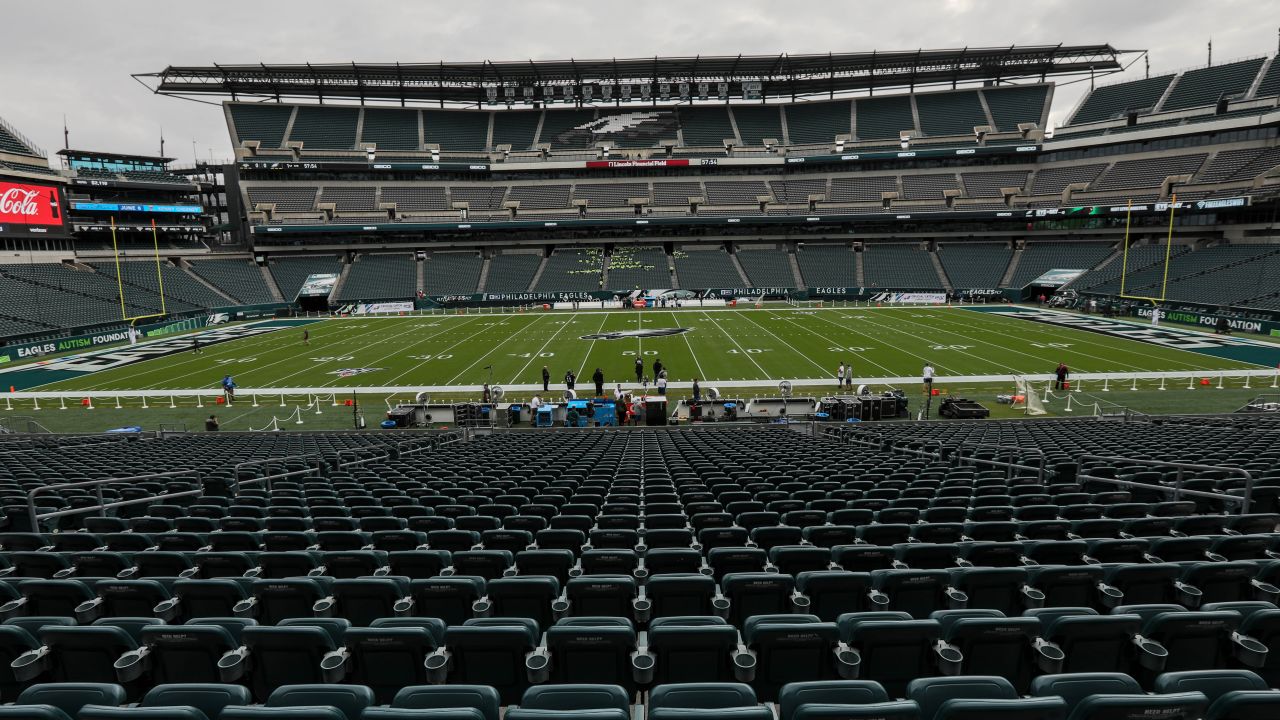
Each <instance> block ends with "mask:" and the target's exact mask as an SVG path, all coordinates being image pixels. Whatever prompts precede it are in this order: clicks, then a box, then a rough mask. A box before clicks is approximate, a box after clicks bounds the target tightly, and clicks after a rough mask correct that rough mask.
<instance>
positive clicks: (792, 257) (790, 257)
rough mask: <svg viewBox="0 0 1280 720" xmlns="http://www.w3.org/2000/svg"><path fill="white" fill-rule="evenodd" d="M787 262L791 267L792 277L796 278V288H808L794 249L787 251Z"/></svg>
mask: <svg viewBox="0 0 1280 720" xmlns="http://www.w3.org/2000/svg"><path fill="white" fill-rule="evenodd" d="M787 262H788V263H789V264H790V265H791V276H792V277H793V278H795V283H796V284H795V287H798V288H802V287H806V285H805V283H804V277H803V276H802V275H801V274H800V261H799V260H797V259H796V251H795V248H794V247H791V248H789V249H788V250H787Z"/></svg>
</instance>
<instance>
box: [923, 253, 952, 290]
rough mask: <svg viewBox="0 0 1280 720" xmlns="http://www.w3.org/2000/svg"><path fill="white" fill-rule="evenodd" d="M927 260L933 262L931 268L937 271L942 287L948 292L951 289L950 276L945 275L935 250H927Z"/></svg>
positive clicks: (945, 272)
mask: <svg viewBox="0 0 1280 720" xmlns="http://www.w3.org/2000/svg"><path fill="white" fill-rule="evenodd" d="M929 261H930V262H932V263H933V269H934V271H936V272H937V273H938V280H939V281H940V282H941V283H942V287H943V289H944V290H946V291H947V292H948V293H950V292H951V291H952V290H953V288H952V287H951V278H949V277H947V271H946V269H945V268H943V267H942V259H941V258H939V257H938V253H937V251H936V250H930V251H929Z"/></svg>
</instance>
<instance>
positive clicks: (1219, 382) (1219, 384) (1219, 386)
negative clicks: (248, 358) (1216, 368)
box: [1218, 375, 1226, 390]
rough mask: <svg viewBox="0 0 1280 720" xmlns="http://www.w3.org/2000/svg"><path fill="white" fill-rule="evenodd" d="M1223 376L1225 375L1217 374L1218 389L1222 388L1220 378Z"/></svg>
mask: <svg viewBox="0 0 1280 720" xmlns="http://www.w3.org/2000/svg"><path fill="white" fill-rule="evenodd" d="M1224 377H1226V376H1225V375H1219V376H1218V389H1219V390H1221V389H1222V379H1223V378H1224Z"/></svg>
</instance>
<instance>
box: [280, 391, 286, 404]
mask: <svg viewBox="0 0 1280 720" xmlns="http://www.w3.org/2000/svg"><path fill="white" fill-rule="evenodd" d="M280 407H286V406H285V404H284V393H280Z"/></svg>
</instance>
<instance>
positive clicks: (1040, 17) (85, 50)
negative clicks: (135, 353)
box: [0, 0, 1280, 162]
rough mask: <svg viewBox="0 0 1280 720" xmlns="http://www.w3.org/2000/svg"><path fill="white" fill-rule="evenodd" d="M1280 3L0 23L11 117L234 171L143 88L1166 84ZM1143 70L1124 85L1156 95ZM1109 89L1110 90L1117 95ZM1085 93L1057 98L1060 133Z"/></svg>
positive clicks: (17, 6)
mask: <svg viewBox="0 0 1280 720" xmlns="http://www.w3.org/2000/svg"><path fill="white" fill-rule="evenodd" d="M1277 7H1278V5H1277V2H1276V0H1163V2H1159V3H1156V2H1151V1H1150V0H1020V1H1017V2H1012V1H1006V0H895V1H894V2H883V1H880V0H876V1H872V2H869V1H866V0H858V1H855V0H845V1H844V2H840V1H836V0H827V1H823V0H785V1H783V2H778V1H777V0H678V1H674V2H672V1H668V0H646V1H639V2H638V1H637V0H577V1H570V0H471V1H470V2H438V1H427V0H423V1H421V2H407V1H401V2H393V1H391V0H256V1H254V2H249V1H246V0H221V1H220V2H213V3H198V4H197V3H189V2H182V1H180V0H179V1H175V0H129V1H127V2H126V1H124V0H117V1H116V2H101V0H95V1H93V2H89V1H87V0H61V1H60V2H25V3H18V2H5V3H4V6H3V9H2V10H0V43H3V46H4V53H3V57H4V59H3V61H2V62H0V117H4V118H5V119H7V120H8V121H9V122H10V123H11V124H12V125H14V126H15V127H17V128H18V130H20V131H21V132H23V133H25V134H26V135H27V136H28V137H29V138H31V139H32V140H33V141H34V142H36V143H37V144H39V145H41V146H43V147H44V149H45V150H47V151H49V152H50V153H52V152H56V151H57V150H58V149H59V148H61V147H62V118H63V115H65V116H66V118H67V125H68V126H69V127H70V129H71V145H72V147H75V148H79V149H93V150H101V151H111V152H124V153H149V154H155V153H156V152H158V151H159V137H160V128H161V126H163V128H164V136H165V139H166V147H165V149H166V152H167V154H168V155H170V156H171V157H176V158H178V160H179V161H180V162H190V161H191V159H192V141H193V140H194V141H195V147H196V151H197V152H198V153H199V155H200V157H202V158H207V157H209V156H210V154H211V153H212V155H213V157H215V158H218V159H225V158H230V157H231V143H230V140H229V139H228V136H227V130H226V124H225V122H224V121H223V119H222V113H221V112H220V110H219V109H218V108H216V107H213V106H209V105H202V104H199V103H194V102H189V101H184V100H178V99H173V98H166V97H160V96H156V95H152V94H151V93H149V92H148V91H147V89H145V88H144V87H142V86H141V85H139V84H137V82H136V81H134V80H133V78H131V77H130V75H131V74H132V73H139V72H152V71H157V70H161V69H163V68H164V67H165V66H166V65H207V64H210V63H214V62H217V63H227V64H232V63H256V62H266V63H301V62H308V61H310V62H317V63H320V62H351V61H357V62H393V61H401V62H435V61H437V60H453V61H466V60H484V59H490V60H523V59H528V58H532V59H535V60H538V59H545V60H551V59H557V60H558V59H564V58H569V57H578V58H601V57H646V56H652V55H697V54H703V55H733V54H738V53H743V54H770V53H779V52H789V53H796V54H802V53H824V52H850V51H868V50H873V49H878V50H913V49H916V48H921V47H923V48H958V47H964V46H971V47H981V46H1004V45H1009V44H1019V45H1035V44H1056V43H1066V44H1084V43H1111V44H1112V45H1113V46H1114V47H1117V48H1122V49H1145V50H1149V51H1150V54H1151V70H1152V73H1153V74H1155V73H1157V72H1160V71H1168V70H1175V69H1180V68H1185V67H1191V66H1197V65H1204V64H1205V62H1206V47H1205V45H1206V43H1207V42H1208V41H1209V39H1210V37H1212V39H1213V56H1214V62H1215V64H1216V63H1218V62H1222V61H1226V60H1230V59H1235V58H1242V57H1250V56H1257V55H1264V54H1274V53H1275V52H1276V45H1277V25H1280V13H1278V12H1277V11H1276V10H1277ZM1142 72H1143V67H1142V62H1141V61H1139V62H1138V63H1137V64H1136V65H1135V66H1134V67H1133V68H1131V69H1130V70H1129V71H1128V73H1127V74H1126V75H1125V76H1124V77H1127V78H1139V77H1142ZM1109 81H1111V80H1108V82H1109ZM1082 89H1083V88H1082V86H1081V85H1075V86H1071V87H1065V88H1059V90H1058V93H1057V97H1056V99H1055V103H1054V118H1055V119H1060V118H1061V117H1062V116H1064V115H1065V114H1066V113H1068V112H1069V111H1070V110H1071V108H1072V107H1073V106H1074V104H1075V102H1076V100H1077V99H1078V97H1079V95H1080V92H1081V91H1082Z"/></svg>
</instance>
